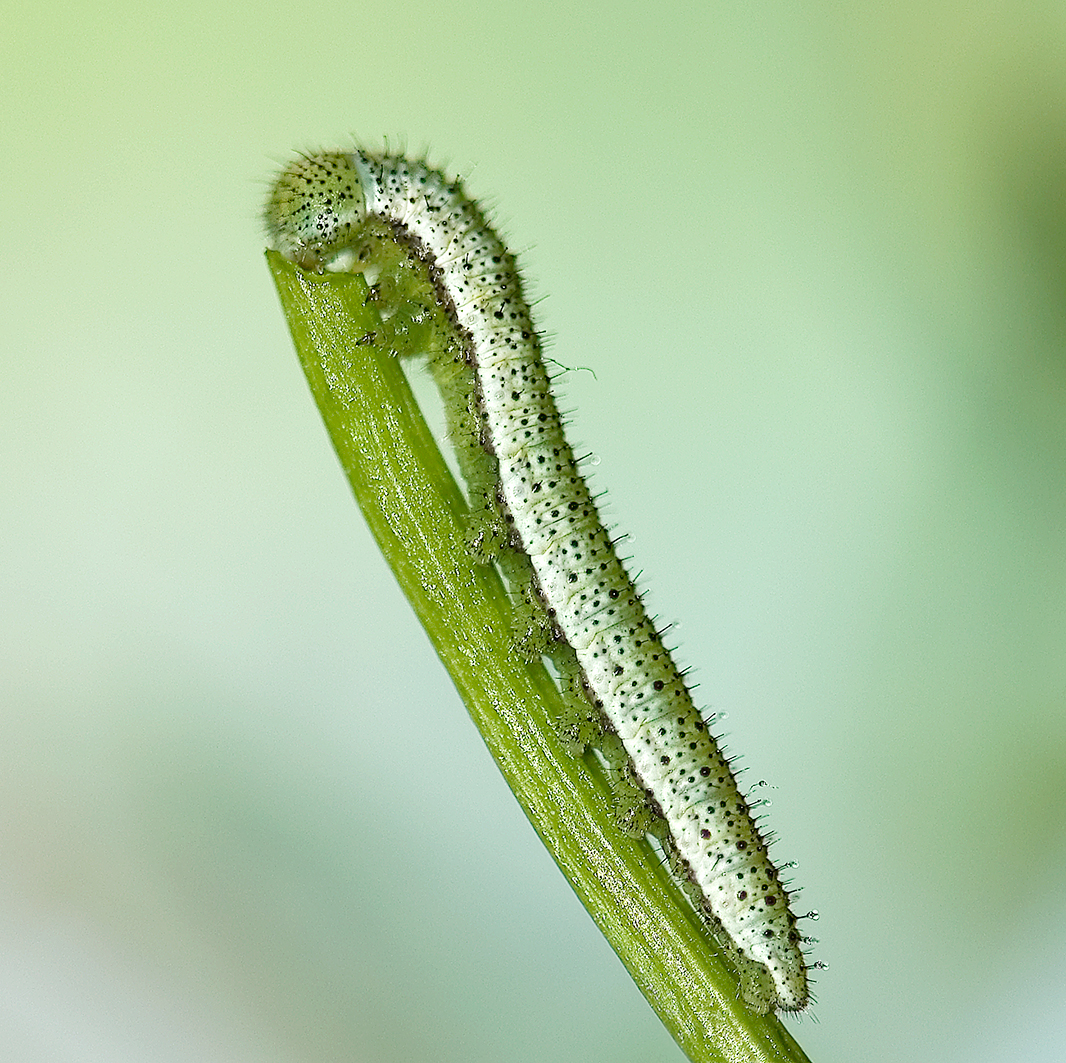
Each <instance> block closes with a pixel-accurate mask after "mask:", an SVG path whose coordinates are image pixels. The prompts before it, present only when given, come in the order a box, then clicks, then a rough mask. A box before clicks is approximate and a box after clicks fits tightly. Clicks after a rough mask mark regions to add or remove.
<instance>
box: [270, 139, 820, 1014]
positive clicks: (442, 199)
mask: <svg viewBox="0 0 1066 1063" xmlns="http://www.w3.org/2000/svg"><path fill="white" fill-rule="evenodd" d="M268 212H269V213H271V215H272V216H273V217H275V218H279V219H281V220H279V221H276V222H274V223H268V228H271V224H273V228H272V230H271V234H272V236H273V238H274V240H275V246H277V248H278V250H281V251H283V252H285V253H288V254H289V255H290V257H293V258H295V259H296V260H297V261H300V262H301V263H303V264H305V265H306V264H312V265H314V264H316V263H318V262H321V261H323V260H324V259H326V258H328V256H329V255H330V254H331V253H332V252H333V251H334V250H335V249H336V248H337V247H338V246H339V245H340V244H341V243H343V241H344V240H346V239H347V238H348V234H349V233H350V232H351V231H352V229H353V227H356V226H358V224H359V223H360V221H361V219H362V218H363V217H365V215H366V214H367V213H370V214H376V215H380V216H381V217H382V218H384V219H385V220H386V221H387V222H388V223H389V224H390V225H391V226H392V227H393V228H394V230H395V231H396V233H397V235H398V237H399V238H401V239H403V240H405V241H406V242H408V244H409V245H410V246H411V247H412V248H414V249H415V251H416V253H417V254H419V255H420V256H421V257H422V258H423V259H424V261H425V262H426V263H427V264H428V266H429V270H430V276H431V278H432V280H433V283H434V285H435V286H436V288H437V291H438V293H439V295H440V298H441V300H442V304H443V305H444V306H445V308H446V310H447V312H448V313H449V315H450V316H451V317H452V320H453V321H454V323H455V325H456V327H457V328H458V329H459V331H460V332H461V334H462V335H463V336H464V337H465V338H466V345H467V350H468V357H469V358H470V360H471V362H472V363H473V366H474V371H475V376H476V393H477V410H478V416H479V417H480V419H481V425H480V434H481V439H482V441H483V443H484V445H485V446H486V448H487V449H489V450H490V452H491V453H492V454H494V455H495V457H496V460H497V461H498V463H499V484H498V487H497V491H498V495H499V500H500V503H501V506H502V510H503V513H504V517H505V520H506V521H507V523H508V525H509V526H510V527H509V530H510V535H511V539H512V542H513V544H514V545H515V546H516V547H518V548H519V549H521V550H522V551H524V552H525V554H526V555H527V556H528V558H529V560H530V562H531V564H532V566H533V570H534V573H535V576H536V581H537V586H538V588H539V591H540V594H541V596H542V598H543V600H544V603H545V607H546V609H547V611H548V615H549V617H550V618H551V619H552V621H553V622H554V624H555V625H556V626H557V629H558V631H559V633H560V634H561V636H562V637H563V638H564V639H565V640H566V642H567V643H568V644H569V645H570V647H571V648H572V649H573V650H574V652H575V654H576V656H577V659H578V662H579V664H580V666H581V670H582V673H583V677H584V686H585V692H586V694H587V696H588V698H589V700H590V701H591V702H592V703H593V705H594V706H595V707H596V708H597V709H599V710H600V711H601V712H602V714H603V716H604V717H605V719H606V720H607V721H608V723H609V724H610V726H611V727H612V728H613V729H614V731H615V732H616V733H617V734H618V736H619V738H620V739H621V741H622V743H623V744H624V746H625V748H626V751H627V753H628V755H629V756H630V758H631V760H632V766H633V770H634V772H635V774H636V776H637V778H638V779H639V780H640V782H641V784H642V785H643V786H644V787H645V789H646V790H647V792H648V794H649V795H650V797H651V799H652V801H653V803H654V805H655V806H656V807H657V808H658V809H659V810H661V812H662V815H663V817H664V819H665V821H666V823H667V825H668V829H669V832H670V836H671V844H672V848H673V849H674V850H675V851H676V853H677V854H678V855H679V856H680V857H681V859H682V860H683V862H684V864H685V865H686V867H687V869H688V873H689V875H690V876H691V878H692V880H693V881H694V882H695V883H696V885H697V886H698V888H699V890H700V892H701V894H702V897H703V901H704V903H705V905H706V907H707V909H708V910H709V911H710V913H711V914H712V915H713V917H714V919H715V920H716V921H717V922H718V924H720V926H721V927H722V929H723V930H724V931H725V932H726V934H727V935H728V936H729V938H730V941H731V942H732V944H733V946H734V947H735V948H736V949H737V951H738V952H739V953H740V954H741V955H742V956H743V957H746V958H747V959H748V960H751V961H754V963H755V964H756V965H760V968H761V969H760V973H765V974H768V975H769V978H770V981H771V982H772V986H773V990H772V993H773V999H771V1000H769V1001H766V1000H765V998H766V993H765V991H764V990H762V989H754V988H753V989H752V990H751V992H750V993H749V992H747V989H746V991H745V997H746V998H747V999H749V1002H750V1003H752V1004H753V1005H754V1006H758V1005H760V1004H761V1010H765V1008H766V1006H767V1005H769V1006H773V1007H777V1008H781V1009H784V1010H798V1009H801V1008H803V1007H804V1006H805V1005H806V1003H807V1000H808V986H807V966H806V963H805V960H804V956H803V952H802V949H801V937H800V934H799V932H798V930H797V928H796V921H795V918H794V917H793V915H792V912H791V911H790V908H789V903H788V901H789V895H788V891H787V890H786V889H785V887H784V886H783V884H782V882H781V879H780V876H779V874H778V872H777V869H776V868H775V867H774V864H773V863H772V861H771V860H770V857H769V855H768V853H767V845H766V842H765V841H764V840H763V838H762V836H761V835H760V833H759V830H758V827H757V826H756V824H755V821H754V819H753V818H752V815H751V812H750V810H749V808H748V805H747V802H746V801H745V798H744V796H743V795H742V794H741V793H740V791H739V789H738V787H737V783H736V780H735V779H734V777H733V773H732V771H731V770H730V767H729V764H728V762H727V760H726V758H725V757H724V756H723V754H722V753H721V751H720V750H719V747H718V744H717V742H716V741H715V738H714V737H713V735H712V734H711V733H710V731H709V730H708V728H707V726H706V724H705V722H704V720H703V718H702V717H701V715H700V713H699V711H698V710H697V708H696V706H695V705H694V703H693V700H692V696H691V694H690V692H689V690H688V688H687V686H686V684H685V682H684V680H683V678H682V676H681V674H680V673H679V671H678V669H677V667H676V665H675V664H674V662H673V660H672V659H671V655H670V653H669V652H668V651H667V649H666V648H665V647H664V645H663V642H662V639H661V637H660V635H659V633H658V631H657V630H656V628H655V625H654V624H653V623H652V621H651V619H650V618H649V617H648V615H647V613H646V612H645V610H644V606H643V604H642V603H641V600H640V596H639V594H638V593H637V590H636V588H635V587H634V585H633V582H632V580H631V579H630V578H629V576H628V574H627V573H626V570H625V568H624V567H623V565H622V562H621V561H620V560H619V558H618V556H617V555H616V553H615V550H614V547H613V546H612V543H611V540H610V537H609V536H608V533H607V531H606V530H605V528H604V526H603V524H602V523H601V521H600V517H599V514H598V513H597V510H596V506H595V504H594V502H593V500H592V497H591V495H590V493H589V489H588V486H587V485H586V483H585V480H584V477H583V476H582V475H581V474H580V472H579V471H578V468H577V465H576V463H575V461H574V456H573V453H572V452H571V449H570V446H569V444H568V443H567V441H566V438H565V435H564V432H563V427H562V424H561V421H560V416H559V411H558V409H557V408H556V404H555V399H554V397H553V395H552V391H551V386H550V381H549V377H548V373H547V370H546V367H545V365H544V362H543V359H542V357H541V352H540V341H539V337H538V334H537V332H536V330H535V328H534V327H533V323H532V320H531V317H530V312H529V308H528V305H527V303H526V299H525V296H524V294H523V291H522V283H521V277H520V274H519V271H518V269H517V267H516V264H515V260H514V258H513V257H512V255H511V254H510V253H509V252H508V251H507V250H506V248H505V247H504V246H503V244H502V242H501V241H500V239H499V237H498V236H497V235H496V233H495V231H494V230H493V228H492V227H491V226H490V225H489V224H488V222H487V221H486V218H485V215H484V213H483V212H482V211H481V209H480V208H479V207H478V205H477V204H476V203H474V202H473V201H472V200H470V199H469V198H468V197H467V196H466V195H465V193H464V192H463V189H462V187H461V185H460V184H459V183H458V182H456V181H451V180H449V179H448V178H447V177H446V176H445V175H444V174H442V173H440V172H438V171H436V170H433V169H430V168H429V167H427V166H426V165H425V164H424V163H422V162H419V161H415V160H409V159H406V158H403V157H396V156H374V155H368V154H364V153H362V152H356V153H353V154H349V155H343V154H339V153H337V154H323V155H316V156H312V157H305V158H302V159H300V160H298V161H297V162H296V163H295V164H294V166H293V167H292V168H290V170H289V171H286V174H285V175H284V176H283V178H282V179H281V181H279V187H278V189H277V190H276V191H275V194H274V198H273V199H272V201H271V206H270V208H268ZM741 971H742V974H744V968H743V967H742V968H741ZM745 980H747V976H745Z"/></svg>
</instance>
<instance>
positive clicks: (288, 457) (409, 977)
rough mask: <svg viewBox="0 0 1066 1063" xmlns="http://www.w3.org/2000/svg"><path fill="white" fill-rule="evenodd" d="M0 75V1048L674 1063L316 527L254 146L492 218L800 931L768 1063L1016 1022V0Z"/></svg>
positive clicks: (392, 592)
mask: <svg viewBox="0 0 1066 1063" xmlns="http://www.w3.org/2000/svg"><path fill="white" fill-rule="evenodd" d="M7 8H8V9H7V10H6V11H5V12H4V18H3V23H4V26H5V30H4V33H3V38H2V40H0V53H2V63H0V84H2V85H3V95H2V99H3V110H4V115H5V117H4V121H3V123H2V126H0V137H2V138H3V159H4V164H3V165H4V174H5V178H4V181H3V183H2V193H0V194H2V196H3V212H2V217H3V225H2V230H0V253H2V255H3V276H4V278H5V280H4V283H3V285H2V287H0V300H2V302H3V318H2V320H3V356H2V366H3V377H2V380H0V410H2V413H0V440H2V443H0V445H2V448H3V452H2V466H0V476H2V499H0V542H2V554H0V601H2V602H3V606H2V608H0V703H2V710H0V761H2V768H3V770H2V772H0V788H2V790H0V801H2V806H0V807H2V817H0V818H2V826H0V1057H2V1058H4V1059H10V1060H12V1061H18V1063H22V1061H26V1063H66V1061H71V1063H74V1061H83V1060H92V1061H93V1063H112V1061H113V1063H126V1061H142V1060H153V1061H156V1060H160V1061H168V1063H169V1061H171V1060H173V1061H175V1063H176V1061H179V1060H182V1061H184V1060H189V1059H196V1060H199V1061H208V1063H213V1061H219V1063H222V1061H225V1063H233V1061H238V1063H263V1061H271V1063H333V1061H351V1060H357V1061H366V1063H378V1061H381V1063H386V1061H391V1060H405V1061H406V1060H434V1061H453V1060H454V1061H460V1060H461V1061H464V1063H476V1061H478V1060H500V1059H506V1060H510V1061H541V1060H552V1061H560V1063H564V1061H570V1060H573V1061H578V1060H580V1061H583V1063H595V1061H599V1060H604V1061H607V1060H610V1061H612V1063H625V1061H630V1060H632V1061H638V1060H639V1061H642V1063H647V1061H658V1060H663V1061H666V1060H675V1061H676V1060H678V1059H680V1052H679V1051H678V1050H677V1049H676V1047H675V1046H674V1045H673V1042H672V1041H670V1039H669V1038H668V1036H667V1035H666V1034H665V1033H664V1032H663V1030H662V1028H661V1027H660V1026H659V1025H658V1023H657V1021H656V1019H655V1018H654V1016H653V1014H652V1012H651V1011H650V1009H649V1008H648V1007H647V1006H646V1005H645V1004H644V1002H643V1000H642V998H641V997H640V996H639V994H638V993H637V991H636V990H635V989H634V987H633V986H632V984H631V983H630V982H629V981H628V978H627V976H626V974H625V972H624V971H623V969H622V967H621V965H620V964H619V963H618V962H617V960H616V959H615V958H614V956H613V954H612V953H611V952H610V950H609V949H608V947H607V946H606V945H605V944H604V942H603V941H602V940H601V939H600V938H599V936H598V934H597V933H596V931H595V930H594V928H593V926H592V924H591V921H590V920H589V919H588V917H587V916H586V915H585V913H584V911H583V909H581V908H580V906H579V905H578V903H577V901H576V900H575V899H574V897H573V895H572V894H571V893H570V891H569V889H568V887H567V886H566V885H565V883H564V881H563V879H562V877H561V876H560V875H559V874H558V872H557V871H556V870H555V868H554V865H553V864H552V863H551V861H550V859H549V858H548V856H547V855H546V853H545V852H544V851H543V850H542V849H541V847H540V846H539V843H538V842H537V840H536V838H535V837H534V835H533V832H532V830H531V829H530V828H529V827H528V825H527V824H526V822H525V820H524V819H523V818H522V816H521V814H520V813H519V811H518V808H517V806H516V805H515V803H514V802H513V800H512V799H511V797H510V795H509V793H508V792H507V790H506V788H505V787H504V785H503V783H502V781H501V780H500V778H499V776H498V774H497V773H496V770H495V767H494V765H493V764H492V762H491V761H490V759H489V757H488V755H487V753H486V752H485V751H484V748H483V747H482V745H481V743H480V739H479V737H478V735H477V734H476V732H475V731H474V729H473V727H472V725H471V724H470V722H469V721H468V719H467V718H466V715H465V713H464V710H463V708H462V706H461V705H460V703H459V702H458V700H457V698H456V696H455V694H454V691H453V690H452V688H451V687H450V685H449V683H448V681H447V679H446V678H445V676H444V674H443V671H442V669H441V667H440V666H439V664H438V662H437V661H436V659H435V657H434V656H433V653H432V651H431V649H430V647H429V645H428V643H427V641H426V639H425V637H424V635H423V634H422V632H421V630H420V629H419V628H418V627H417V626H416V625H415V623H414V622H413V620H412V617H411V614H410V611H409V610H408V608H407V606H406V604H405V602H404V601H403V600H402V599H401V597H400V595H399V592H398V591H397V589H396V588H395V586H394V584H393V583H392V580H391V577H390V576H389V574H388V572H387V571H386V570H385V566H384V564H383V562H382V561H381V559H380V557H379V556H377V554H376V552H375V550H374V548H373V546H372V545H371V543H370V541H369V536H368V534H367V532H366V531H365V529H364V527H363V525H362V521H361V517H360V516H359V513H358V511H357V510H356V508H355V506H354V504H353V503H352V501H351V499H350V496H349V494H348V489H347V487H346V484H345V482H344V479H343V477H342V475H341V473H340V470H339V468H338V467H337V465H336V461H335V459H334V457H333V454H332V452H331V450H330V447H329V444H328V441H327V439H326V435H325V432H324V430H323V428H322V425H321V423H320V421H319V419H318V416H317V413H316V411H315V409H314V407H313V405H312V403H311V400H310V398H309V395H308V393H307V389H306V387H305V385H304V382H303V379H302V377H301V374H300V371H299V368H298V366H297V362H296V358H295V355H294V353H293V351H292V349H291V346H290V343H289V339H288V335H287V332H286V328H285V325H284V322H283V320H282V317H281V314H280V311H279V309H278V305H277V300H276V297H275V294H274V291H273V287H272V285H271V281H270V278H269V276H268V273H267V270H266V267H265V265H264V262H263V260H262V255H261V252H262V245H263V240H262V235H261V231H260V227H259V218H258V215H259V208H260V203H261V201H262V199H263V197H264V195H265V191H266V188H267V186H268V184H269V181H270V178H271V176H272V174H273V172H274V171H275V170H276V169H277V168H278V167H279V165H280V164H282V163H283V162H284V161H285V159H286V158H287V157H288V155H289V153H290V151H291V150H292V149H298V148H316V147H335V146H345V145H348V144H349V143H351V137H352V136H353V135H354V136H356V137H358V138H359V139H360V140H361V141H362V142H364V143H366V144H369V145H371V146H380V145H381V144H382V142H383V139H384V138H386V137H387V138H388V144H389V146H390V147H393V148H397V147H404V146H406V147H408V148H409V149H410V150H412V151H421V150H423V149H425V148H428V149H429V150H430V153H431V158H432V159H433V160H434V161H436V162H438V163H441V164H445V165H448V166H449V167H451V168H453V169H455V170H458V171H460V172H461V173H463V174H464V175H466V176H467V179H468V188H469V190H470V191H471V192H472V193H473V194H474V195H477V196H482V197H486V198H487V199H488V201H489V202H491V203H494V204H496V205H497V217H498V219H499V221H500V224H501V227H502V229H503V230H504V232H505V233H506V234H507V235H508V237H509V239H510V241H511V243H512V246H513V247H514V248H515V249H517V250H519V251H521V252H522V261H523V263H524V265H525V268H526V271H527V273H528V275H529V277H530V280H531V284H532V289H533V292H534V294H535V295H537V296H543V297H545V298H543V300H542V301H541V302H540V304H539V305H538V308H537V312H538V315H539V320H540V322H541V323H542V325H543V326H544V327H545V328H546V329H547V330H548V331H549V332H550V333H551V335H552V336H553V337H554V342H553V346H552V349H551V353H552V355H553V356H554V357H555V358H557V359H558V360H559V361H560V362H561V363H563V364H565V365H567V366H574V367H577V366H581V367H585V366H587V367H589V368H591V369H593V370H594V371H595V376H592V375H591V374H589V373H581V372H576V373H570V374H567V375H566V376H565V377H564V379H563V389H564V395H565V399H564V405H566V406H568V407H572V408H573V409H574V410H575V411H576V412H575V414H574V418H573V426H572V437H573V439H574V440H575V443H577V444H578V446H579V449H588V450H592V451H594V452H595V454H596V455H597V456H598V458H599V464H598V465H597V467H596V470H595V475H596V482H597V484H598V486H600V487H601V488H608V489H609V494H608V497H607V509H606V515H607V518H608V520H610V521H613V522H616V523H617V525H618V527H619V528H620V529H622V530H626V531H629V532H631V533H632V535H633V542H632V546H631V553H632V555H633V557H634V561H633V564H632V567H633V569H634V570H635V571H642V572H643V574H644V579H645V582H646V585H647V586H648V587H649V588H650V592H651V601H652V605H653V609H655V610H656V611H658V612H659V613H660V615H661V616H662V617H663V619H664V620H668V619H672V618H675V617H677V618H680V619H681V620H682V625H681V627H680V628H679V629H678V630H677V641H678V642H679V643H680V646H681V650H680V657H681V659H682V660H683V661H684V662H685V663H687V664H692V665H693V666H694V667H695V675H696V678H697V679H698V681H699V682H700V688H699V695H700V697H701V699H702V700H703V702H704V703H705V704H707V705H709V706H710V707H711V708H712V709H714V710H717V711H718V712H724V713H726V714H727V718H726V719H725V721H724V723H723V724H722V725H721V726H722V729H723V730H724V732H725V734H726V737H727V742H728V745H729V747H730V749H732V750H733V751H734V752H735V753H739V754H742V760H741V764H742V765H743V766H744V767H745V768H746V769H747V775H746V776H745V778H746V779H747V781H748V783H749V784H751V785H754V784H755V783H757V782H759V781H760V780H767V781H768V782H769V783H771V784H772V787H773V789H765V788H762V789H760V790H759V791H758V792H759V793H760V794H767V793H769V794H770V795H771V799H772V802H773V804H772V807H771V808H770V809H768V810H767V816H768V820H769V824H770V825H771V826H772V828H773V829H774V830H775V831H776V832H777V833H778V834H779V836H780V839H781V840H780V843H779V845H778V847H777V849H776V850H775V852H776V854H777V857H778V859H779V860H782V861H784V860H796V861H798V864H799V867H798V868H797V870H796V871H795V879H796V881H797V882H798V883H801V884H802V885H803V886H804V887H805V888H804V892H803V894H802V896H801V898H800V900H799V907H800V909H801V910H805V909H808V908H816V909H818V910H819V911H820V912H821V919H820V921H819V922H818V923H817V925H816V926H815V927H814V930H813V932H814V933H816V934H817V935H818V937H819V938H820V943H819V945H818V946H817V947H816V949H815V950H814V956H815V958H817V959H821V960H824V961H826V962H827V963H828V964H829V969H828V970H827V971H824V972H822V974H821V975H820V977H819V980H818V985H817V991H818V1003H817V1005H816V1007H815V1008H814V1010H813V1018H814V1021H812V1020H811V1019H810V1018H802V1019H799V1020H789V1021H790V1025H791V1027H792V1029H793V1031H794V1032H795V1033H796V1036H797V1037H798V1038H799V1040H800V1042H801V1043H802V1044H803V1045H804V1046H805V1048H806V1049H807V1051H808V1053H809V1054H810V1056H811V1058H812V1060H814V1061H816V1063H828V1061H834V1060H842V1061H843V1060H855V1059H862V1060H864V1061H867V1063H878V1061H882V1060H884V1061H889V1060H909V1061H925V1060H930V1061H932V1060H936V1061H938V1063H944V1061H952V1060H967V1061H974V1060H978V1061H981V1060H989V1061H991V1060H997V1061H998V1060H1026V1061H1031V1060H1042V1059H1048V1060H1050V1059H1059V1058H1061V1045H1062V1043H1063V1039H1064V1037H1066V1013H1064V1007H1066V1005H1064V1003H1063V995H1062V986H1063V984H1064V983H1066V948H1064V945H1066V887H1064V871H1066V785H1064V777H1066V714H1064V707H1066V654H1064V652H1063V649H1064V635H1066V584H1064V579H1063V575H1064V569H1066V477H1064V475H1063V472H1064V468H1066V14H1064V12H1066V8H1064V7H1063V5H1062V3H1061V0H1038V2H1032V3H1027V2H1021V3H1013V4H1007V5H1002V4H979V3H971V4H953V3H949V2H947V0H933V2H931V3H925V4H890V5H886V4H883V3H873V2H871V0H861V2H858V3H851V4H848V5H840V4H836V3H813V4H807V5H802V6H797V5H792V4H784V3H773V4H768V5H753V6H752V7H751V8H748V7H747V6H746V5H735V4H724V3H711V4H707V3H668V4H664V5H659V6H653V5H648V4H644V3H618V4H613V5H600V4H588V5H578V6H577V8H576V9H575V6H574V5H573V4H569V3H567V4H563V3H553V4H542V5H525V4H523V5H518V4H513V3H507V2H504V3H502V4H497V5H492V4H489V3H473V2H469V0H462V2H459V3H454V4H451V5H448V4H439V3H428V2H419V3H401V4H389V3H387V2H386V3H382V4H352V3H339V2H324V0H305V2H303V3H301V4H292V3H276V2H266V3H256V4H247V3H240V2H238V3H235V4H231V5H224V6H223V7H222V8H221V9H220V8H219V6H218V5H217V4H208V3H203V2H201V0H196V2H193V3H190V4H187V5H180V6H178V5H163V4H149V5H144V4H139V5H134V4H124V3H112V4H109V5H106V6H103V5H100V6H95V5H90V4H69V5H60V6H55V5H49V4H47V3H46V4H43V5H40V6H37V7H35V8H31V7H30V6H29V5H24V4H19V5H15V4H13V3H11V0H8V3H7Z"/></svg>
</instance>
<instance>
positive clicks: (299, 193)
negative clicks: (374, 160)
mask: <svg viewBox="0 0 1066 1063" xmlns="http://www.w3.org/2000/svg"><path fill="white" fill-rule="evenodd" d="M364 179H365V164H364V162H363V160H362V158H361V157H360V156H359V155H358V153H355V154H346V153H344V152H339V151H325V152H319V153H317V154H315V155H302V156H300V158H298V159H296V160H295V161H293V162H292V163H290V164H289V165H288V166H287V167H286V168H285V170H283V171H282V173H281V175H280V176H279V177H278V179H277V181H275V182H274V187H273V188H272V189H271V191H270V197H269V199H268V200H267V205H266V211H265V213H264V221H265V224H266V230H267V239H268V241H269V244H270V247H271V248H272V249H273V250H275V251H279V252H280V253H281V254H283V255H284V256H285V257H286V258H288V259H291V260H292V261H293V262H295V263H297V265H300V266H303V268H304V269H311V270H314V271H315V272H316V273H322V272H323V271H325V270H326V269H329V268H331V266H332V265H333V262H334V260H335V259H336V258H337V257H338V255H341V254H342V253H343V252H344V250H345V248H347V247H349V246H350V244H351V242H352V239H353V237H354V236H355V235H356V233H357V232H358V230H359V229H360V227H361V226H362V224H363V222H364V221H365V220H366V215H367V210H366V195H365V192H364V188H365V185H364Z"/></svg>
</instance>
